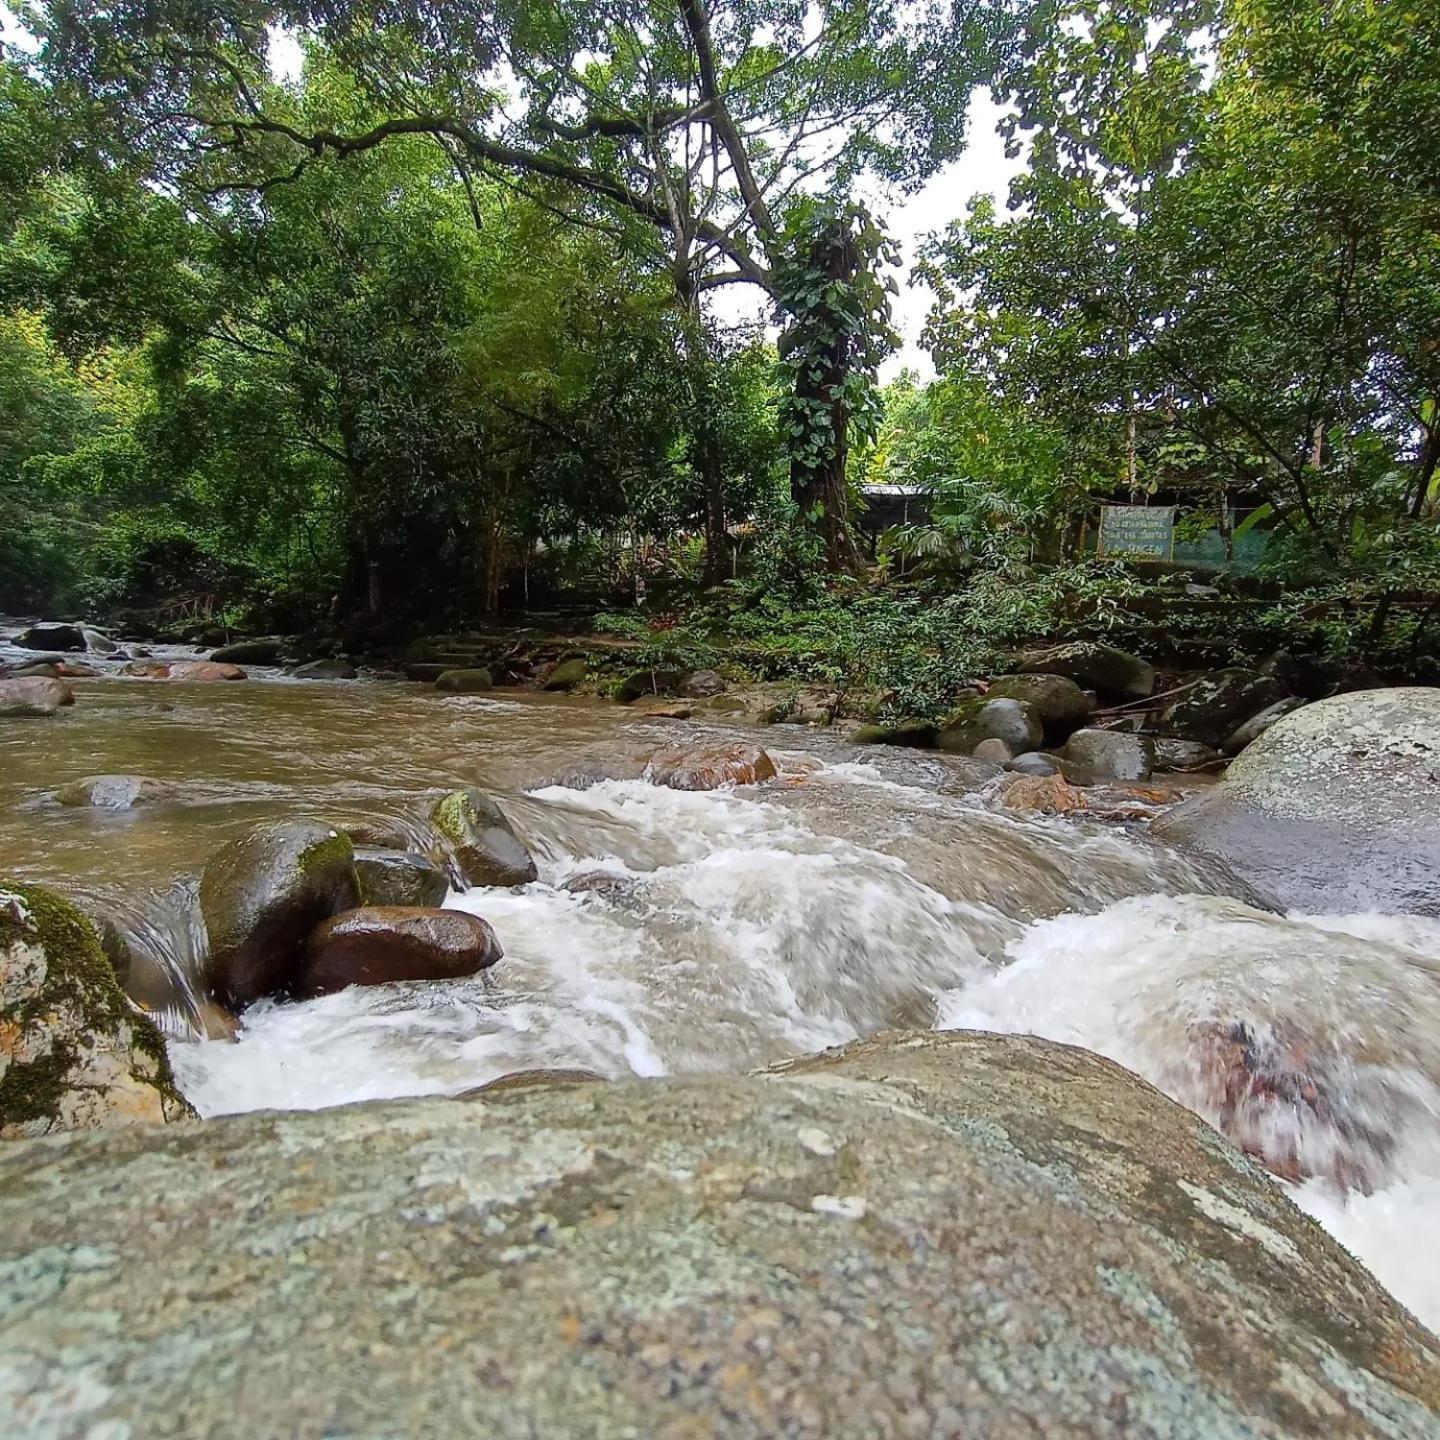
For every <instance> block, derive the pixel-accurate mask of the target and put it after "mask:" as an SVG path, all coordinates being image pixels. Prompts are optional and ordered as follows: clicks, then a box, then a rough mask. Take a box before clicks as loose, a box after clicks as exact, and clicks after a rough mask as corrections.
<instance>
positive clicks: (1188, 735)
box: [1159, 666, 1285, 747]
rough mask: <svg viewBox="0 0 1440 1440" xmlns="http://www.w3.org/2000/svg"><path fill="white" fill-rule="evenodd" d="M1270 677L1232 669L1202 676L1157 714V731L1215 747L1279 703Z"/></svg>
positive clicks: (1280, 697) (1279, 691) (1279, 692)
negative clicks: (1245, 723) (1254, 717)
mask: <svg viewBox="0 0 1440 1440" xmlns="http://www.w3.org/2000/svg"><path fill="white" fill-rule="evenodd" d="M1284 698H1285V692H1284V691H1283V689H1282V688H1281V686H1280V682H1279V681H1278V680H1276V679H1275V678H1274V676H1272V675H1265V674H1262V673H1261V672H1260V671H1258V670H1246V669H1243V668H1241V667H1238V666H1233V667H1231V668H1230V669H1228V670H1214V671H1211V672H1210V673H1209V674H1208V675H1202V676H1200V677H1199V679H1198V680H1196V681H1194V682H1193V683H1192V684H1191V687H1190V688H1189V689H1188V690H1187V691H1186V692H1185V693H1184V694H1183V695H1180V696H1177V697H1176V698H1175V699H1174V700H1172V701H1171V702H1170V704H1169V705H1168V706H1167V707H1166V708H1165V710H1164V711H1162V712H1161V715H1160V723H1159V729H1160V730H1161V732H1162V733H1163V734H1166V735H1174V736H1177V737H1178V738H1179V739H1181V740H1198V741H1200V742H1201V743H1202V744H1204V745H1212V746H1216V747H1219V746H1221V745H1223V744H1224V743H1225V741H1226V739H1227V738H1228V737H1229V736H1230V735H1231V734H1232V733H1233V732H1234V730H1235V728H1236V727H1237V726H1239V725H1242V724H1243V723H1244V722H1245V721H1246V720H1248V719H1250V717H1251V716H1252V715H1258V714H1259V713H1260V711H1262V710H1264V709H1267V708H1268V707H1269V706H1271V705H1273V704H1275V702H1276V701H1277V700H1283V699H1284Z"/></svg>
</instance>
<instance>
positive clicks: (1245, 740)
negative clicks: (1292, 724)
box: [1225, 695, 1305, 755]
mask: <svg viewBox="0 0 1440 1440" xmlns="http://www.w3.org/2000/svg"><path fill="white" fill-rule="evenodd" d="M1304 704H1305V701H1304V700H1301V699H1298V698H1297V697H1295V696H1293V695H1292V696H1291V697H1290V698H1289V699H1288V700H1277V701H1276V702H1275V703H1274V704H1273V705H1267V706H1266V707H1265V709H1263V710H1262V711H1261V712H1260V713H1259V714H1258V715H1252V716H1251V717H1250V718H1249V719H1248V720H1247V721H1246V722H1245V723H1244V724H1243V725H1241V726H1239V727H1238V728H1237V729H1236V730H1235V732H1234V733H1233V734H1232V735H1231V736H1230V738H1229V739H1228V740H1226V742H1225V753H1226V754H1227V755H1238V754H1239V753H1240V752H1241V751H1242V750H1243V749H1244V748H1245V747H1246V746H1247V745H1253V744H1254V743H1255V742H1256V741H1257V740H1258V739H1259V738H1260V737H1261V736H1262V735H1263V734H1264V733H1265V732H1266V731H1267V730H1268V729H1269V728H1270V727H1271V726H1272V725H1273V724H1274V723H1275V722H1276V721H1277V720H1283V719H1284V718H1285V716H1287V715H1288V714H1289V713H1290V712H1291V711H1292V710H1298V709H1299V708H1300V707H1301V706H1302V705H1304Z"/></svg>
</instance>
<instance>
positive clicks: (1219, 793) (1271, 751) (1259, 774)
mask: <svg viewBox="0 0 1440 1440" xmlns="http://www.w3.org/2000/svg"><path fill="white" fill-rule="evenodd" d="M1154 830H1155V834H1156V835H1158V836H1160V837H1162V838H1163V839H1165V840H1168V841H1170V842H1171V843H1173V844H1177V845H1180V846H1182V847H1185V848H1188V849H1192V850H1195V851H1198V852H1199V853H1201V854H1203V855H1208V856H1213V857H1215V858H1218V859H1221V860H1223V861H1225V862H1226V863H1227V864H1228V865H1229V867H1230V868H1231V869H1232V870H1234V871H1235V872H1236V873H1237V874H1239V875H1241V876H1243V877H1244V878H1245V879H1246V880H1248V881H1250V882H1251V883H1253V884H1254V885H1255V886H1256V887H1257V888H1258V889H1259V890H1260V891H1261V892H1263V893H1267V894H1268V895H1269V896H1270V897H1272V898H1273V899H1275V900H1277V901H1278V902H1279V903H1280V904H1281V905H1282V906H1284V907H1286V908H1293V909H1299V910H1305V911H1309V912H1311V913H1318V914H1329V915H1335V914H1347V913H1351V912H1355V911H1361V910H1379V911H1381V912H1383V913H1388V914H1396V913H1400V914H1405V913H1411V914H1420V915H1440V689H1429V688H1424V687H1420V686H1415V687H1409V688H1401V689H1391V690H1363V691H1358V692H1356V693H1354V694H1350V695H1336V696H1333V697H1332V698H1331V699H1329V700H1320V701H1317V702H1316V703H1315V704H1313V705H1307V706H1305V707H1304V708H1303V709H1300V710H1296V711H1293V712H1292V713H1291V714H1289V715H1286V716H1284V717H1283V718H1282V719H1281V720H1279V721H1277V722H1276V723H1275V724H1274V725H1272V726H1271V727H1270V728H1269V729H1268V730H1267V731H1266V732H1265V734H1264V735H1262V736H1261V737H1260V738H1259V739H1258V740H1256V741H1255V742H1254V744H1252V745H1251V746H1249V747H1248V748H1247V749H1246V750H1245V751H1244V752H1243V753H1242V754H1241V755H1239V756H1238V757H1237V758H1236V759H1235V760H1234V761H1233V762H1232V763H1231V766H1230V769H1229V770H1228V772H1227V773H1226V775H1225V778H1224V779H1223V780H1222V781H1221V782H1220V783H1219V784H1218V785H1216V786H1214V787H1212V788H1211V789H1209V790H1207V791H1205V792H1204V793H1202V794H1200V795H1197V796H1195V797H1193V798H1192V799H1190V800H1187V801H1186V802H1185V803H1184V804H1183V805H1180V806H1178V807H1177V808H1176V809H1175V810H1173V811H1172V812H1171V813H1170V814H1169V815H1166V816H1164V817H1163V818H1162V819H1161V820H1159V821H1157V822H1156V824H1155V827H1154Z"/></svg>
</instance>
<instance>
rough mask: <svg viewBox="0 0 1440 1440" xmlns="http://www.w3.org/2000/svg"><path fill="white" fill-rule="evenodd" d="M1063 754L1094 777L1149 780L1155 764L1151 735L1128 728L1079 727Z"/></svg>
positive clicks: (1086, 774)
mask: <svg viewBox="0 0 1440 1440" xmlns="http://www.w3.org/2000/svg"><path fill="white" fill-rule="evenodd" d="M1060 754H1061V756H1062V758H1063V759H1065V760H1068V761H1069V762H1070V763H1071V764H1072V765H1074V766H1076V767H1077V768H1078V769H1079V770H1080V771H1081V772H1082V773H1083V774H1084V775H1085V776H1086V778H1087V779H1090V780H1145V779H1147V778H1148V777H1149V775H1150V772H1151V771H1152V770H1154V768H1155V747H1154V744H1153V742H1152V741H1151V739H1150V737H1149V736H1148V735H1136V734H1134V733H1132V732H1128V731H1124V730H1077V731H1076V732H1075V733H1074V734H1073V735H1072V736H1071V737H1070V738H1069V739H1068V740H1067V741H1066V742H1065V748H1064V749H1063V750H1062V751H1061V752H1060Z"/></svg>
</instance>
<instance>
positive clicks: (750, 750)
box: [645, 742, 778, 790]
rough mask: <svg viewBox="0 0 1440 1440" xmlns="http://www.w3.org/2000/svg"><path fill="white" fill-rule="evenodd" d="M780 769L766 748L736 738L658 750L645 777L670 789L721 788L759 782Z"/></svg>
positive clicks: (652, 782) (770, 776) (771, 778)
mask: <svg viewBox="0 0 1440 1440" xmlns="http://www.w3.org/2000/svg"><path fill="white" fill-rule="evenodd" d="M777 773H778V772H777V771H776V769H775V762H774V761H773V760H772V759H771V758H770V756H769V754H768V753H767V752H766V751H764V750H762V749H761V748H760V747H759V746H758V745H749V744H746V743H744V742H736V743H734V744H722V745H707V746H695V747H689V746H674V747H672V748H670V749H667V750H657V751H656V752H655V753H654V754H653V755H652V756H651V757H650V762H649V764H648V765H647V766H646V769H645V778H646V779H647V780H648V781H649V782H650V783H651V784H652V785H661V786H664V787H665V788H666V789H669V790H718V789H720V788H721V787H722V786H725V785H759V784H761V783H762V782H763V781H766V780H773V779H774V778H775V776H776V774H777Z"/></svg>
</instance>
